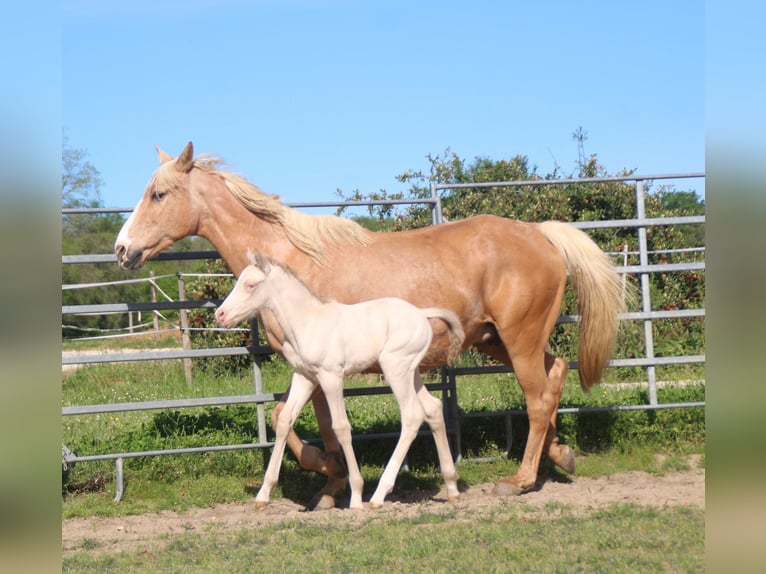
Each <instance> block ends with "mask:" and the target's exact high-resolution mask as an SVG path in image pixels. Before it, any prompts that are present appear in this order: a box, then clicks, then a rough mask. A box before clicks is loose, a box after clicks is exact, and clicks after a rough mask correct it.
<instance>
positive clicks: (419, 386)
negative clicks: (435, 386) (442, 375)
mask: <svg viewBox="0 0 766 574" xmlns="http://www.w3.org/2000/svg"><path fill="white" fill-rule="evenodd" d="M415 390H416V392H417V395H418V401H420V404H421V406H422V407H423V412H424V413H425V416H426V422H427V423H428V426H429V427H430V428H431V433H432V434H433V435H434V442H435V443H436V452H437V454H438V455H439V468H440V469H441V472H442V476H443V477H444V484H445V485H446V487H447V500H449V501H450V502H457V500H458V497H459V496H460V491H459V490H458V487H457V470H456V469H455V462H454V460H453V459H452V452H451V451H450V448H449V441H448V440H447V425H446V424H445V423H444V411H443V410H442V402H441V401H440V400H439V399H437V398H436V397H435V396H433V395H432V394H431V393H429V392H428V389H427V388H426V386H425V385H424V384H423V380H422V379H421V378H420V373H417V372H416V373H415Z"/></svg>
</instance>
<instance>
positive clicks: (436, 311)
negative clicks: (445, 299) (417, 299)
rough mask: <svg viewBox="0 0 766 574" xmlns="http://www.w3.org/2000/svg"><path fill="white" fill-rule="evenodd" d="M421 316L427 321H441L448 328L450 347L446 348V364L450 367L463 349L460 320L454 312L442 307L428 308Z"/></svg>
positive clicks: (463, 335) (463, 334)
mask: <svg viewBox="0 0 766 574" xmlns="http://www.w3.org/2000/svg"><path fill="white" fill-rule="evenodd" d="M422 311H423V314H424V315H425V316H426V317H427V318H428V319H441V320H442V321H444V322H445V323H447V326H448V327H449V338H450V345H449V347H448V348H447V364H448V365H452V364H453V363H454V362H455V359H457V358H458V355H460V351H461V350H462V349H463V341H465V332H464V331H463V324H462V323H461V322H460V318H459V317H458V316H457V315H456V314H455V312H454V311H450V310H449V309H444V308H442V307H429V308H427V309H422Z"/></svg>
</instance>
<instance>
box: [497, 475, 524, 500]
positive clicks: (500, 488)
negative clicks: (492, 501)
mask: <svg viewBox="0 0 766 574" xmlns="http://www.w3.org/2000/svg"><path fill="white" fill-rule="evenodd" d="M524 492H525V491H524V489H522V488H520V487H519V486H518V485H516V484H514V483H513V482H511V481H509V480H507V479H503V480H501V481H500V482H498V483H497V484H495V488H493V489H492V494H493V495H495V496H518V495H520V494H524Z"/></svg>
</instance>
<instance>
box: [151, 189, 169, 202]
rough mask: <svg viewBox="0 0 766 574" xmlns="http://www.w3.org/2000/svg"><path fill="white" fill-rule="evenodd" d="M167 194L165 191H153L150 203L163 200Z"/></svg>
mask: <svg viewBox="0 0 766 574" xmlns="http://www.w3.org/2000/svg"><path fill="white" fill-rule="evenodd" d="M167 194H168V192H167V191H157V190H154V191H153V192H152V201H162V200H163V198H164V197H165V196H166V195H167Z"/></svg>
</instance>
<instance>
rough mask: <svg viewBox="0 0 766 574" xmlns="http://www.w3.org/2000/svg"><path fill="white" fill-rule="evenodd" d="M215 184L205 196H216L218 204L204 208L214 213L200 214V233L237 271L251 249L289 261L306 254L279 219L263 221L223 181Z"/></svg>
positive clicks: (235, 271) (285, 261)
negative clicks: (276, 221) (296, 245)
mask: <svg viewBox="0 0 766 574" xmlns="http://www.w3.org/2000/svg"><path fill="white" fill-rule="evenodd" d="M214 185H215V187H216V192H215V193H212V190H209V191H208V193H206V194H205V197H213V198H215V200H216V204H215V205H214V206H209V207H208V206H205V209H204V210H203V211H207V212H208V213H211V215H209V216H207V217H201V218H200V223H199V229H198V233H197V234H198V235H200V236H201V237H204V238H205V239H207V240H208V241H210V243H212V244H213V247H215V249H216V250H217V251H218V252H219V253H220V254H221V258H222V259H223V260H224V261H225V262H226V265H227V266H228V267H229V269H231V271H232V273H234V275H236V276H239V274H240V273H241V271H242V270H243V269H244V268H245V267H247V266H248V265H249V263H250V261H249V260H248V253H247V252H248V250H252V251H255V252H257V253H259V254H261V255H265V256H267V257H270V258H272V259H275V260H277V261H280V262H284V263H285V264H288V265H292V264H293V262H294V260H295V259H297V258H302V257H303V258H305V257H306V256H305V255H304V254H302V253H301V252H300V251H299V250H298V249H297V248H296V247H295V246H294V245H293V244H292V243H291V242H290V240H289V239H288V238H287V235H286V233H285V232H284V230H283V229H282V227H281V226H280V225H279V224H278V223H272V222H268V221H264V220H263V219H262V218H260V217H258V216H257V215H256V214H254V213H252V212H251V211H249V210H248V209H247V208H246V207H245V206H244V205H242V204H241V203H240V202H239V201H238V200H237V199H236V198H235V197H234V196H233V195H232V194H231V192H230V191H229V190H228V189H226V186H225V184H224V183H223V182H220V183H219V182H216V183H215V184H214ZM212 210H215V213H214V214H212Z"/></svg>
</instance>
